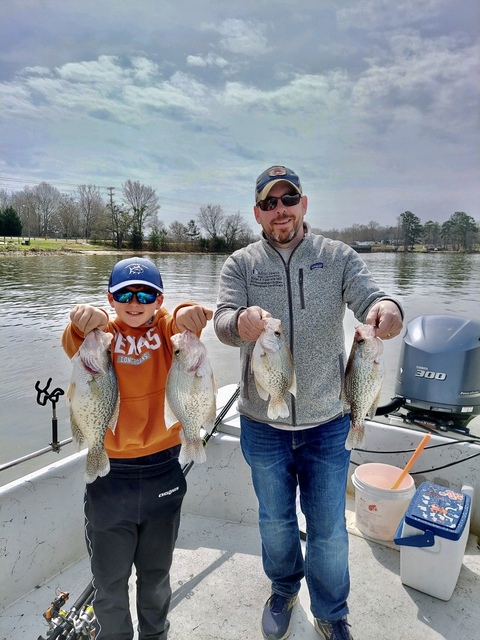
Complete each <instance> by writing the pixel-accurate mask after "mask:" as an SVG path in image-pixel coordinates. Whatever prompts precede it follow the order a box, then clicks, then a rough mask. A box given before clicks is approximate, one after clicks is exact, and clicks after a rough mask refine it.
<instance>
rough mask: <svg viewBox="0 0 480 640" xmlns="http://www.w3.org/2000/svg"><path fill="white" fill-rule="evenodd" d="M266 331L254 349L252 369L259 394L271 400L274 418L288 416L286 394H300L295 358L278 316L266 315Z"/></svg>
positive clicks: (263, 398) (272, 416) (270, 416)
mask: <svg viewBox="0 0 480 640" xmlns="http://www.w3.org/2000/svg"><path fill="white" fill-rule="evenodd" d="M263 324H264V326H265V328H264V330H263V331H262V333H261V334H260V336H259V337H258V339H257V341H256V343H255V346H254V348H253V352H252V359H251V370H252V373H253V377H254V380H255V386H256V388H257V392H258V395H259V396H260V398H262V400H265V401H267V400H268V399H269V398H270V402H269V403H268V408H267V415H268V417H269V418H270V420H276V419H277V418H288V416H289V415H290V411H289V409H288V405H287V403H286V402H285V394H286V393H287V391H289V392H290V393H291V394H292V395H296V393H297V379H296V375H295V368H294V365H293V358H292V354H291V352H290V349H289V347H288V345H287V341H286V340H285V336H284V334H283V331H282V323H281V321H280V320H278V319H276V318H264V319H263Z"/></svg>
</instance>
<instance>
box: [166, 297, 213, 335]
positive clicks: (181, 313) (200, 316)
mask: <svg viewBox="0 0 480 640" xmlns="http://www.w3.org/2000/svg"><path fill="white" fill-rule="evenodd" d="M212 317H213V310H212V309H208V308H207V307H202V306H201V305H199V304H194V305H191V306H188V307H182V308H181V309H179V310H178V311H177V313H176V314H175V322H176V323H177V327H178V329H179V330H180V332H182V331H192V332H193V333H198V332H199V331H201V330H202V329H204V328H205V327H206V326H207V322H208V321H209V320H211V319H212Z"/></svg>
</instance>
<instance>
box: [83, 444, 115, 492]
mask: <svg viewBox="0 0 480 640" xmlns="http://www.w3.org/2000/svg"><path fill="white" fill-rule="evenodd" d="M109 471H110V460H109V459H108V455H107V452H106V451H105V449H104V447H103V446H102V447H99V448H97V449H91V450H89V451H88V453H87V463H86V467H85V482H86V483H87V484H89V483H90V482H93V481H94V480H96V479H97V478H103V476H106V475H107V473H108V472H109Z"/></svg>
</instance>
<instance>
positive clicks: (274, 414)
mask: <svg viewBox="0 0 480 640" xmlns="http://www.w3.org/2000/svg"><path fill="white" fill-rule="evenodd" d="M267 415H268V417H269V418H270V420H276V418H288V416H289V415H290V411H289V409H288V405H287V403H286V402H285V400H284V399H283V398H276V399H274V398H271V399H270V402H269V404H268V409H267Z"/></svg>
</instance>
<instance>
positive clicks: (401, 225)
mask: <svg viewBox="0 0 480 640" xmlns="http://www.w3.org/2000/svg"><path fill="white" fill-rule="evenodd" d="M108 191H109V197H107V198H104V196H103V195H102V192H101V190H100V188H99V187H96V186H95V185H79V186H78V187H77V189H76V191H75V192H74V194H73V195H67V194H64V193H61V192H60V191H59V190H58V189H56V188H55V187H54V186H52V185H51V184H49V183H48V182H41V183H40V184H38V185H37V186H35V187H32V188H31V187H25V188H24V189H23V190H21V191H16V192H13V193H8V192H7V191H6V190H4V189H0V235H3V236H15V237H20V236H23V237H28V238H31V237H34V238H35V237H44V238H64V239H66V240H68V239H74V240H78V239H84V240H86V241H90V242H99V241H100V242H104V243H106V244H107V243H108V244H110V245H111V246H113V247H115V248H116V249H123V248H130V249H132V250H142V249H147V250H151V251H169V250H175V251H178V250H180V251H192V250H195V251H212V252H230V251H233V250H234V249H237V248H239V247H242V246H245V245H246V244H248V243H249V242H252V241H253V240H254V239H255V237H258V235H257V236H256V234H254V233H253V232H252V230H251V228H250V226H249V225H248V223H247V222H246V221H245V220H244V218H243V217H242V216H241V214H240V212H237V213H236V214H233V215H226V214H225V212H224V210H223V208H222V206H221V205H219V204H212V203H210V204H205V205H201V206H200V207H199V210H198V212H197V214H196V215H195V216H194V217H192V218H191V220H189V222H188V223H187V224H186V225H185V224H183V223H181V222H178V221H175V222H172V223H171V224H170V225H169V226H168V227H166V225H165V222H164V221H163V220H162V219H161V204H160V202H159V199H158V197H157V195H156V193H155V190H154V189H152V187H149V186H147V185H144V184H141V183H140V182H138V181H132V180H127V181H126V182H124V183H123V184H122V187H121V197H120V202H119V203H117V202H115V201H114V198H113V188H109V189H108ZM315 231H318V232H320V233H322V234H323V235H325V236H328V237H330V238H333V239H339V240H343V241H344V242H346V243H347V244H353V245H354V244H355V243H362V242H363V243H372V244H373V243H381V244H384V245H391V246H392V247H393V249H394V250H398V248H399V247H403V250H404V251H409V250H411V249H413V247H414V246H415V245H417V244H419V243H422V244H424V245H425V246H426V248H427V249H431V250H434V249H451V250H457V251H472V250H475V249H476V248H477V247H478V244H479V242H480V238H479V225H478V224H477V223H476V222H475V220H474V219H473V218H472V216H470V215H468V214H466V213H465V212H463V211H456V212H455V213H453V214H452V215H451V216H450V218H449V219H448V220H446V221H445V222H443V223H442V224H441V223H439V222H434V221H432V220H428V221H427V222H426V223H425V224H422V223H421V221H420V218H418V216H416V215H415V214H414V213H412V212H411V211H405V212H403V213H401V214H400V215H399V216H398V221H397V225H396V226H381V225H380V224H379V223H378V222H375V221H370V222H369V223H368V224H354V225H352V226H351V227H348V228H344V229H342V230H338V229H329V230H321V229H315Z"/></svg>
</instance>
